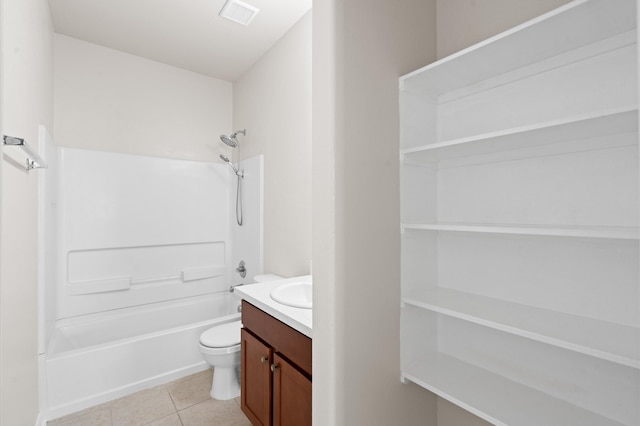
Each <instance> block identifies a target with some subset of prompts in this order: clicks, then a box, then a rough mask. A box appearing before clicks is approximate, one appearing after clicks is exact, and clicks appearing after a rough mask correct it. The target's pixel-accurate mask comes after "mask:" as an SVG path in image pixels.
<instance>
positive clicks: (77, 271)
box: [40, 148, 263, 418]
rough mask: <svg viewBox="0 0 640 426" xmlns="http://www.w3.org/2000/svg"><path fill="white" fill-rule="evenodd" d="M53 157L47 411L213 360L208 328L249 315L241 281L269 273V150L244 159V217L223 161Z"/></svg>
mask: <svg viewBox="0 0 640 426" xmlns="http://www.w3.org/2000/svg"><path fill="white" fill-rule="evenodd" d="M53 166H54V167H53V170H52V171H55V170H57V172H56V174H52V175H49V176H48V177H47V179H50V183H51V184H50V185H48V187H49V188H54V189H56V194H57V200H54V201H53V202H50V203H47V205H46V208H45V209H43V211H42V214H43V215H45V216H47V217H49V218H51V217H53V218H54V219H55V220H54V222H55V224H56V226H55V227H52V226H49V228H50V229H48V230H47V231H48V232H45V235H47V236H48V238H53V239H56V240H57V242H56V244H54V245H51V244H47V245H48V246H49V247H51V246H55V250H51V251H53V252H55V253H56V254H55V258H56V261H55V262H54V263H55V264H56V268H55V269H57V273H55V272H54V273H53V274H50V276H57V280H56V281H55V282H46V283H45V289H46V290H45V293H46V294H45V295H44V297H42V300H43V304H44V309H41V310H44V311H45V312H44V313H43V314H44V315H43V318H46V321H44V322H43V323H42V324H41V335H42V336H44V338H43V339H42V340H41V341H42V346H41V347H42V350H41V352H40V359H41V361H40V365H41V367H42V368H43V370H44V373H43V375H42V378H41V393H42V394H43V398H42V401H43V404H42V405H43V411H45V412H46V413H47V414H46V417H48V418H55V417H58V416H61V415H64V414H67V413H71V412H74V411H77V410H80V409H83V408H86V407H88V406H91V405H95V404H98V403H101V402H105V401H108V400H112V399H114V398H118V397H120V396H123V395H126V394H128V393H131V392H134V391H137V390H140V389H143V388H146V387H149V386H154V385H156V384H161V383H165V382H168V381H170V380H174V379H176V378H178V377H181V376H184V375H188V374H192V373H194V372H197V371H200V370H204V369H206V368H207V365H206V363H204V361H203V359H202V356H201V354H200V352H199V350H198V346H197V342H198V337H199V335H200V333H201V332H202V331H204V330H205V329H207V328H208V327H211V326H213V325H216V324H220V323H224V322H228V321H232V320H234V319H237V318H238V313H237V307H238V305H239V303H238V300H237V299H236V298H235V297H233V295H232V293H230V292H229V287H230V285H231V284H240V283H250V282H252V278H253V276H255V275H256V274H259V273H262V205H263V200H262V199H263V190H262V188H263V183H262V182H263V172H262V170H263V159H262V156H257V157H252V158H250V159H247V160H244V161H242V162H241V163H240V164H239V167H240V168H241V169H244V170H245V178H244V179H243V181H242V185H243V204H244V218H245V225H244V226H243V227H239V226H238V225H237V224H236V222H235V188H236V185H235V184H236V182H235V175H234V174H233V173H232V171H231V168H230V167H228V165H226V164H223V163H200V162H194V161H185V160H174V159H166V158H156V157H144V156H137V155H130V154H120V153H108V152H100V151H87V150H78V149H69V148H61V149H59V150H58V155H57V161H54V162H53ZM50 222H52V221H51V220H50V221H49V222H47V223H50ZM51 228H55V229H51ZM232 248H233V250H232ZM50 254H52V253H50ZM239 260H244V261H245V262H246V264H247V269H248V274H247V277H246V278H245V279H240V277H239V276H237V274H236V273H235V272H234V269H235V268H236V267H237V263H238V261H239ZM52 313H53V314H52Z"/></svg>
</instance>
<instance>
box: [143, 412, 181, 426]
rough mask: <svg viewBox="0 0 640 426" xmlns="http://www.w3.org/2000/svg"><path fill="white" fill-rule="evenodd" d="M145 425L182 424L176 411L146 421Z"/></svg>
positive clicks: (176, 425) (177, 425) (169, 425)
mask: <svg viewBox="0 0 640 426" xmlns="http://www.w3.org/2000/svg"><path fill="white" fill-rule="evenodd" d="M145 426H182V422H181V421H180V417H178V413H175V414H172V415H170V416H167V417H163V418H161V419H158V420H155V421H153V422H151V423H147V424H146V425H145Z"/></svg>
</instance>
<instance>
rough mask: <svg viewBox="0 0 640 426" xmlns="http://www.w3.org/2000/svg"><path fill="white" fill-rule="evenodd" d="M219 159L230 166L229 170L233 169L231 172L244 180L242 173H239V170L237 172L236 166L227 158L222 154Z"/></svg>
mask: <svg viewBox="0 0 640 426" xmlns="http://www.w3.org/2000/svg"><path fill="white" fill-rule="evenodd" d="M220 158H221V159H222V161H224V162H225V163H227V164H228V165H230V166H231V168H232V169H233V171H234V172H235V174H236V176H238V177H241V178H244V173H243V172H241V171H240V170H238V168H237V167H236V166H234V165H233V163H232V162H231V160H229V157H227V156H226V155H224V154H220Z"/></svg>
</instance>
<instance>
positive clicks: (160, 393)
mask: <svg viewBox="0 0 640 426" xmlns="http://www.w3.org/2000/svg"><path fill="white" fill-rule="evenodd" d="M175 412H176V409H175V406H174V405H173V402H172V401H171V397H170V396H169V392H168V391H167V389H166V387H165V386H159V387H156V388H151V389H147V390H143V391H140V392H137V393H134V394H132V395H129V396H126V397H124V398H120V399H118V400H115V401H113V403H112V404H111V415H112V421H113V426H140V425H144V424H147V423H150V422H152V421H154V420H159V419H161V418H163V417H166V416H169V415H171V414H174V413H175Z"/></svg>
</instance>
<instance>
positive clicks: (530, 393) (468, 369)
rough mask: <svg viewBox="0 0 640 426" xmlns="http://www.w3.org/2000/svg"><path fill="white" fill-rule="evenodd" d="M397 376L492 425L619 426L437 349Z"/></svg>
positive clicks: (607, 419)
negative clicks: (438, 351) (400, 375)
mask: <svg viewBox="0 0 640 426" xmlns="http://www.w3.org/2000/svg"><path fill="white" fill-rule="evenodd" d="M402 376H403V377H405V378H406V379H408V380H410V381H412V382H414V383H416V384H418V385H420V386H422V387H424V388H426V389H428V390H430V391H432V392H434V393H435V394H436V395H439V396H441V397H443V398H445V399H447V400H449V401H451V402H452V403H454V404H456V405H458V406H460V407H462V408H464V409H466V410H468V411H470V412H471V413H473V414H475V415H477V416H479V417H480V418H482V419H484V420H486V421H488V422H490V423H493V424H495V425H505V426H506V425H512V426H515V425H518V426H541V425H544V426H588V425H593V426H596V425H597V426H623V424H622V423H619V422H616V421H614V420H611V419H609V418H606V417H603V416H601V415H599V414H596V413H593V412H590V411H588V410H585V409H583V408H580V407H577V406H575V405H572V404H569V403H567V402H564V401H562V400H560V399H557V398H554V397H552V396H550V395H548V394H546V393H544V392H540V391H538V390H535V389H532V388H529V387H527V386H523V385H522V384H519V383H516V382H513V381H511V380H508V379H506V378H504V377H502V376H499V375H497V374H494V373H491V372H489V371H487V370H484V369H482V368H478V367H475V366H473V365H470V364H467V363H465V362H462V361H460V360H457V359H456V358H453V357H450V356H447V355H444V354H440V353H430V354H425V355H424V357H423V358H422V359H421V360H420V361H419V362H417V363H414V364H413V365H410V366H408V367H407V368H405V369H404V370H403V371H402Z"/></svg>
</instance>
